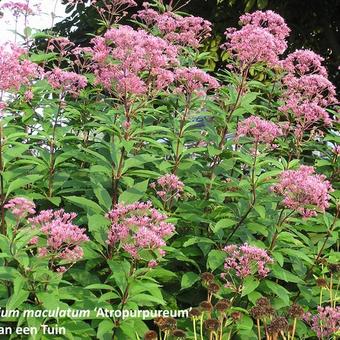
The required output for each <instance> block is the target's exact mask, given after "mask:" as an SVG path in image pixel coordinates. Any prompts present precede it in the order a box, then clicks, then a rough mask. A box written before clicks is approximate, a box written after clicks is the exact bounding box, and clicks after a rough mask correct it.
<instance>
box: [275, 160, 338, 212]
mask: <svg viewBox="0 0 340 340" xmlns="http://www.w3.org/2000/svg"><path fill="white" fill-rule="evenodd" d="M271 190H272V191H273V192H275V193H276V194H278V195H282V196H283V197H284V199H283V201H282V204H283V205H284V206H285V207H286V208H288V209H293V210H297V211H298V212H299V213H300V214H301V215H302V216H304V217H310V216H316V215H317V211H316V209H318V210H320V211H321V212H324V211H325V209H327V208H328V207H329V203H328V200H329V193H330V192H332V191H333V189H332V186H331V184H330V182H329V181H327V180H326V177H325V176H324V175H317V174H315V170H314V168H313V167H311V166H305V165H301V166H300V168H299V169H298V170H286V171H283V172H282V173H281V175H280V176H279V182H278V183H277V184H276V185H274V186H273V187H272V188H271ZM311 205H312V206H315V208H311V207H310V206H311Z"/></svg>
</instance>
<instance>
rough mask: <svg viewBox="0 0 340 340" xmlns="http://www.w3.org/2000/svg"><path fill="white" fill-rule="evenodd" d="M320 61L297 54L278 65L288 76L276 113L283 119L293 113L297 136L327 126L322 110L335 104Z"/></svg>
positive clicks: (307, 53)
mask: <svg viewBox="0 0 340 340" xmlns="http://www.w3.org/2000/svg"><path fill="white" fill-rule="evenodd" d="M322 61H323V58H322V57H320V56H319V55H317V54H315V53H314V52H312V51H309V50H297V51H295V52H293V53H292V54H290V55H288V57H287V58H286V59H285V60H284V61H283V62H282V65H283V67H284V68H285V69H286V70H287V71H288V74H287V75H286V76H285V77H284V78H283V85H284V93H283V100H284V104H283V105H282V106H281V107H280V108H279V109H280V111H282V112H284V113H285V114H287V115H289V114H290V113H293V117H294V118H295V120H296V122H297V130H298V131H297V133H298V134H300V135H301V134H302V132H303V131H305V130H307V129H309V128H310V127H311V126H312V125H313V124H315V123H317V122H318V121H323V122H324V123H325V124H326V125H329V124H330V123H331V119H330V117H329V114H328V112H327V111H326V108H327V107H328V106H330V105H332V104H335V103H337V100H336V92H335V87H334V85H333V84H332V83H331V82H330V81H329V80H328V79H327V71H326V69H325V68H324V67H323V66H322V65H321V63H322Z"/></svg>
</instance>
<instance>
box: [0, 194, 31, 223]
mask: <svg viewBox="0 0 340 340" xmlns="http://www.w3.org/2000/svg"><path fill="white" fill-rule="evenodd" d="M4 207H5V208H6V209H10V210H11V213H12V214H13V215H14V216H16V217H18V218H19V219H21V218H24V217H26V216H27V215H33V214H35V204H34V203H33V202H32V201H30V200H28V199H26V198H24V197H16V198H12V199H11V200H9V202H8V203H7V204H5V206H4Z"/></svg>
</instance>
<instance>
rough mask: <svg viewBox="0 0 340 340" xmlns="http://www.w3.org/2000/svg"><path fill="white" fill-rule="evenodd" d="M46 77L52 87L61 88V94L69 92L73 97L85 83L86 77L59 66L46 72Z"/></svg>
mask: <svg viewBox="0 0 340 340" xmlns="http://www.w3.org/2000/svg"><path fill="white" fill-rule="evenodd" d="M46 77H47V80H48V82H49V83H50V85H51V86H52V87H53V88H55V89H59V90H61V92H62V93H63V94H70V95H72V96H74V97H76V96H78V95H79V92H80V90H81V89H83V88H85V87H86V85H87V79H86V77H84V76H82V75H79V74H77V73H74V72H68V71H64V70H62V69H60V68H55V69H53V70H52V71H50V72H47V73H46Z"/></svg>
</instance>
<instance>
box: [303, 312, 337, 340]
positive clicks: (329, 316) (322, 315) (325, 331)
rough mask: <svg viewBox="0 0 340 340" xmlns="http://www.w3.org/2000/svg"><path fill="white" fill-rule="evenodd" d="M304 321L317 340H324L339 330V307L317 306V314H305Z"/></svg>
mask: <svg viewBox="0 0 340 340" xmlns="http://www.w3.org/2000/svg"><path fill="white" fill-rule="evenodd" d="M304 320H305V321H306V322H307V323H308V324H309V325H310V326H311V328H312V330H313V331H314V332H315V333H316V335H317V337H318V338H319V339H325V338H326V337H329V336H331V335H333V334H334V333H335V332H337V331H339V329H340V307H330V306H326V307H322V306H318V313H317V314H315V315H311V314H310V313H305V315H304Z"/></svg>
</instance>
